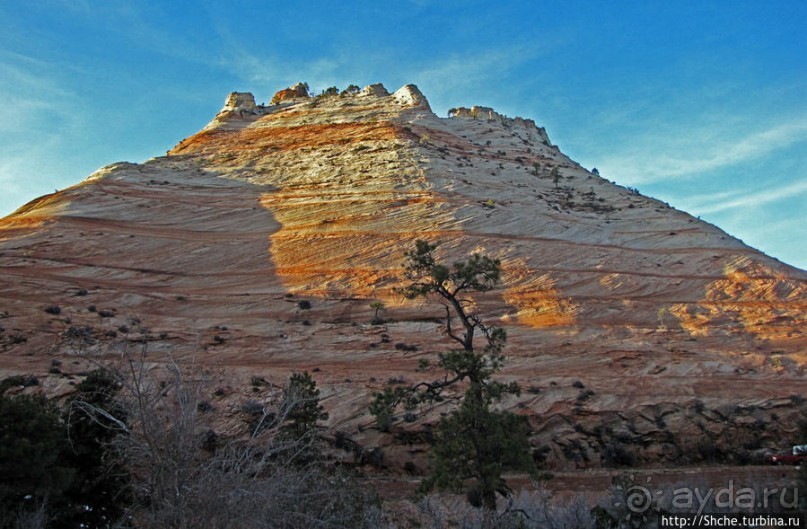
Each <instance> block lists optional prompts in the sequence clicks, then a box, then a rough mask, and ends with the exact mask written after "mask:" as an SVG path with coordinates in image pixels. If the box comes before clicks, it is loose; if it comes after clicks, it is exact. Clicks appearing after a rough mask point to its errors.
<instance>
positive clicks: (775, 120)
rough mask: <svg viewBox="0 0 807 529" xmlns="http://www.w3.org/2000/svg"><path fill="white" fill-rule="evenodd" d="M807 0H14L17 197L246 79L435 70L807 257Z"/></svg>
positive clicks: (611, 175)
mask: <svg viewBox="0 0 807 529" xmlns="http://www.w3.org/2000/svg"><path fill="white" fill-rule="evenodd" d="M806 23H807V2H805V1H803V0H776V1H772V2H759V1H758V0H757V1H753V2H746V1H742V0H725V1H711V2H710V1H706V0H701V1H694V0H692V1H687V0H681V1H674V2H671V1H653V0H643V1H640V0H633V1H610V2H601V1H594V0H592V1H573V0H566V1H562V0H558V1H540V0H533V1H526V0H525V1H520V0H512V1H507V0H503V1H498V2H492V1H484V2H480V1H458V0H456V1H452V0H441V1H437V0H435V1H432V0H398V1H397V2H379V1H378V0H375V1H372V2H370V1H367V2H365V1H355V2H333V1H316V0H309V1H297V2H294V1H292V2H259V1H255V2H246V1H243V2H239V1H225V0H221V1H208V2H198V3H194V2H169V1H165V0H164V1H151V0H142V1H136V2H135V1H131V2H122V1H116V0H64V1H61V0H42V1H37V0H29V1H26V2H17V1H11V0H0V215H5V214H8V213H10V212H12V211H13V210H14V209H16V208H17V207H19V206H21V205H22V204H23V203H25V202H27V201H28V200H30V199H32V198H35V197H37V196H39V195H41V194H44V193H48V192H52V191H53V190H54V189H60V188H63V187H66V186H68V185H71V184H73V183H76V182H78V181H80V180H81V179H83V178H84V177H85V176H87V175H89V174H90V173H91V172H92V171H94V170H95V169H97V168H99V167H101V166H103V165H107V164H109V163H112V162H116V161H120V160H126V161H132V162H141V161H144V160H146V159H148V158H150V157H152V156H156V155H160V154H164V152H165V151H166V150H167V149H169V148H171V147H172V146H173V145H174V144H175V143H177V142H178V141H179V140H181V139H182V138H184V137H186V136H188V135H190V134H192V133H194V132H196V131H198V130H199V129H200V128H201V127H202V126H204V125H205V124H206V123H207V121H209V120H210V118H212V117H213V115H214V114H215V113H216V112H217V111H218V110H219V108H220V107H221V106H222V104H223V102H224V98H225V97H226V95H227V94H228V93H229V92H231V91H235V90H237V91H251V92H253V93H254V94H255V96H256V98H257V100H258V101H259V102H265V101H268V100H269V99H270V98H271V96H272V94H273V93H274V92H275V91H276V90H278V89H281V88H284V87H286V86H289V85H291V84H293V83H294V82H296V81H300V80H302V81H307V82H308V83H309V84H310V85H311V87H312V89H313V90H316V91H319V90H321V89H322V88H325V87H327V86H331V85H337V86H339V87H342V88H343V87H345V86H347V85H348V84H357V85H360V86H363V85H366V84H370V83H373V82H382V83H384V84H385V86H387V88H389V89H391V90H394V89H397V88H399V87H400V86H402V85H404V84H406V83H414V84H417V85H418V86H419V87H420V89H421V90H422V91H423V93H424V94H425V95H426V96H427V98H428V99H429V101H430V102H431V105H432V108H433V109H434V110H435V112H436V113H438V114H439V115H442V116H445V114H446V111H447V110H448V108H450V107H453V106H461V105H464V106H470V105H473V104H477V105H485V106H492V107H493V108H495V109H496V110H497V111H499V112H500V113H503V114H506V115H509V116H516V115H518V116H522V117H526V118H532V119H535V120H536V122H537V123H538V124H539V125H542V126H544V127H546V129H547V131H548V133H549V137H550V138H551V139H552V141H553V142H554V143H556V144H558V145H559V146H560V148H561V149H562V150H563V151H564V152H565V153H567V154H568V155H570V156H571V157H572V158H573V159H575V160H577V161H578V162H580V163H581V164H582V165H584V166H585V167H589V168H591V167H597V168H598V169H599V171H600V173H601V174H602V175H603V176H604V177H606V178H608V179H611V180H614V181H616V182H617V183H620V184H623V185H627V186H632V187H637V188H639V189H640V190H641V191H642V192H643V193H644V194H647V195H651V196H654V197H657V198H660V199H662V200H665V201H668V202H669V203H670V204H671V205H672V206H675V207H677V208H679V209H683V210H685V211H688V212H690V213H692V214H693V215H699V216H701V218H703V219H704V220H707V221H709V222H712V223H714V224H717V225H718V226H720V227H721V228H723V229H725V230H726V231H728V232H729V233H731V234H732V235H735V236H737V237H739V238H740V239H742V240H743V241H745V242H746V243H748V244H750V245H751V246H754V247H756V248H758V249H760V250H762V251H764V252H766V253H768V254H769V255H772V256H774V257H777V258H779V259H781V260H783V261H785V262H787V263H790V264H793V265H796V266H799V267H801V268H807V212H806V211H805V210H807V31H805V30H804V27H805V24H806Z"/></svg>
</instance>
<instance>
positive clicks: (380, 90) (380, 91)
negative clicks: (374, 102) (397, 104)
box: [359, 83, 389, 97]
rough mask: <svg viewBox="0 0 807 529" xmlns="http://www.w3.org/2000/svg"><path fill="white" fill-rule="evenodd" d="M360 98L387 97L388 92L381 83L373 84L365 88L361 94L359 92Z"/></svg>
mask: <svg viewBox="0 0 807 529" xmlns="http://www.w3.org/2000/svg"><path fill="white" fill-rule="evenodd" d="M359 95H360V96H376V97H386V96H388V95H389V92H388V91H387V89H386V88H384V85H383V84H381V83H375V84H371V85H367V86H365V87H364V88H363V89H362V91H361V92H359Z"/></svg>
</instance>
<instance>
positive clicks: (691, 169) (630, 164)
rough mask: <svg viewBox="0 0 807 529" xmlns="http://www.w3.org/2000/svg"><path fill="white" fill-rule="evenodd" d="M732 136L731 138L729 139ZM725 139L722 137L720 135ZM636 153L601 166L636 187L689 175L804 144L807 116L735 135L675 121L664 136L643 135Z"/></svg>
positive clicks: (617, 156) (605, 160)
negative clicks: (692, 126) (675, 125)
mask: <svg viewBox="0 0 807 529" xmlns="http://www.w3.org/2000/svg"><path fill="white" fill-rule="evenodd" d="M732 135H734V136H735V137H734V138H733V139H725V138H730V137H731V136H732ZM720 138H724V139H720ZM640 141H641V145H640V147H639V149H640V150H639V151H638V152H636V151H635V150H634V152H632V153H622V154H619V153H617V154H614V155H611V156H607V157H604V158H603V160H602V162H601V165H602V166H603V167H606V168H607V170H608V172H609V173H610V174H615V175H619V177H620V178H621V179H623V180H624V181H626V182H627V183H631V184H634V185H638V184H646V183H653V182H658V181H662V180H667V179H669V178H677V179H680V178H693V177H697V176H699V175H702V174H703V173H706V172H710V171H716V170H720V169H723V168H726V167H730V166H734V165H738V164H743V163H747V162H750V161H753V160H758V159H761V158H764V157H766V156H769V155H771V154H772V153H774V152H776V151H778V150H780V149H785V148H788V147H791V146H792V145H794V144H797V143H802V142H807V116H800V117H798V118H795V119H789V120H787V121H783V122H780V123H775V124H772V125H769V126H768V127H767V128H765V129H763V130H758V131H751V132H749V133H747V134H745V135H742V136H737V135H736V131H735V130H731V129H729V128H728V127H726V126H722V125H714V126H705V127H703V128H688V127H687V126H685V125H679V126H678V127H675V128H673V129H671V130H669V129H668V130H667V131H666V134H665V135H664V136H651V137H644V138H642V139H641V140H640Z"/></svg>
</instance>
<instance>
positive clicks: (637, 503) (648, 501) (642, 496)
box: [625, 485, 653, 513]
mask: <svg viewBox="0 0 807 529" xmlns="http://www.w3.org/2000/svg"><path fill="white" fill-rule="evenodd" d="M652 504H653V495H652V494H651V493H650V491H649V490H647V488H645V487H642V486H641V485H636V486H633V487H631V488H629V489H628V490H626V491H625V505H626V506H627V507H628V509H629V510H630V511H631V512H635V513H643V512H645V511H646V510H647V509H649V508H650V506H651V505H652Z"/></svg>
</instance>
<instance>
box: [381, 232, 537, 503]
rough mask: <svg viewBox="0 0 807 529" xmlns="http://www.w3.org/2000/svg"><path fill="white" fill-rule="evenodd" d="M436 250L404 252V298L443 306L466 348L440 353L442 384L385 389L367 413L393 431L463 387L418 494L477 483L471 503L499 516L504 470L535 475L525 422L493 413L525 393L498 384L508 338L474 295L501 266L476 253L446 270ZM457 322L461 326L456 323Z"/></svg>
mask: <svg viewBox="0 0 807 529" xmlns="http://www.w3.org/2000/svg"><path fill="white" fill-rule="evenodd" d="M436 248H437V245H436V244H431V243H429V242H428V241H424V240H418V241H416V243H415V248H414V249H413V250H410V251H408V252H406V263H405V266H404V269H405V278H406V280H407V283H406V284H405V285H404V286H403V287H401V288H400V289H399V292H400V293H401V294H403V295H404V296H405V297H406V298H408V299H415V298H418V297H425V298H429V299H433V300H436V301H438V302H440V303H441V304H442V305H443V306H444V307H445V318H444V324H445V330H446V334H447V335H448V337H449V338H450V339H451V340H453V341H454V342H456V343H457V344H459V345H461V346H462V347H461V348H457V349H452V350H449V351H446V352H443V353H440V354H439V359H438V364H437V367H438V369H439V370H442V372H443V373H442V375H441V376H440V378H437V379H435V380H432V381H424V382H419V383H417V384H414V385H412V386H404V387H401V386H395V387H388V388H385V389H384V391H383V392H381V393H377V394H376V395H375V398H374V400H373V402H372V404H371V409H370V411H371V412H372V413H373V414H374V415H375V417H376V421H377V424H378V425H379V427H380V428H381V429H382V430H389V429H390V428H391V426H392V423H393V421H394V418H395V411H396V409H397V408H399V407H401V406H403V407H404V408H405V409H407V410H410V411H411V410H414V409H416V408H417V407H418V406H420V405H421V404H430V403H435V402H440V401H441V400H443V399H444V394H445V392H446V391H447V390H449V389H450V388H454V387H457V386H461V387H464V388H465V392H464V394H463V396H462V397H461V399H460V402H459V404H458V406H457V407H456V409H454V410H453V411H451V412H450V413H449V414H448V415H447V416H445V417H444V418H442V419H441V420H440V423H439V425H438V427H437V429H436V432H435V435H434V441H433V442H434V446H433V448H432V451H431V454H430V460H431V461H430V462H431V465H430V467H431V468H430V475H429V477H428V478H427V479H425V480H424V481H423V483H422V484H421V491H422V492H427V491H429V490H432V489H433V488H435V487H436V488H438V489H440V490H451V491H453V492H460V491H462V490H463V487H464V482H465V481H466V480H469V479H470V480H472V482H473V484H472V485H471V487H470V489H469V490H467V498H468V501H469V502H470V503H471V504H472V505H475V506H483V507H485V508H486V509H489V510H495V509H496V494H497V493H498V494H501V495H502V496H508V495H509V494H510V493H511V491H510V489H509V488H508V487H507V484H506V482H505V481H504V479H503V478H502V474H503V473H504V472H505V471H506V470H521V471H528V472H533V471H534V470H535V466H534V462H533V460H532V456H531V454H530V447H529V441H528V433H529V427H528V425H527V423H526V420H525V419H524V418H523V417H520V416H517V415H515V414H513V413H512V412H508V411H503V410H496V409H494V405H495V404H496V403H498V402H499V401H501V400H502V398H503V397H505V396H506V395H511V394H512V395H518V394H519V393H520V389H519V387H518V385H517V384H515V383H510V384H503V383H500V382H497V381H495V380H493V375H494V374H495V373H496V372H497V371H499V370H500V369H501V367H502V365H503V364H504V356H503V354H502V350H503V349H504V346H505V343H506V340H507V336H506V333H505V331H504V329H502V328H500V327H496V326H493V325H487V324H485V323H484V322H483V321H482V319H481V317H480V316H479V314H477V313H476V312H474V310H473V307H474V306H475V305H474V303H473V300H472V299H471V298H470V296H469V294H471V293H473V292H486V291H489V290H492V289H493V288H495V287H496V286H497V285H498V283H499V280H500V278H501V263H500V261H499V260H498V259H491V258H490V257H487V256H485V255H481V254H478V253H477V254H473V255H471V256H470V257H469V258H468V259H467V260H466V261H458V262H455V263H454V264H453V266H451V267H449V266H446V265H444V264H441V263H439V262H438V260H437V258H436V257H435V250H436ZM455 320H459V324H458V325H457V323H456V322H455ZM477 335H479V336H481V337H483V338H484V345H483V346H482V347H481V350H479V349H478V348H477V344H476V343H475V341H474V339H475V338H476V337H477ZM421 367H425V363H424V365H422V366H421Z"/></svg>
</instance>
